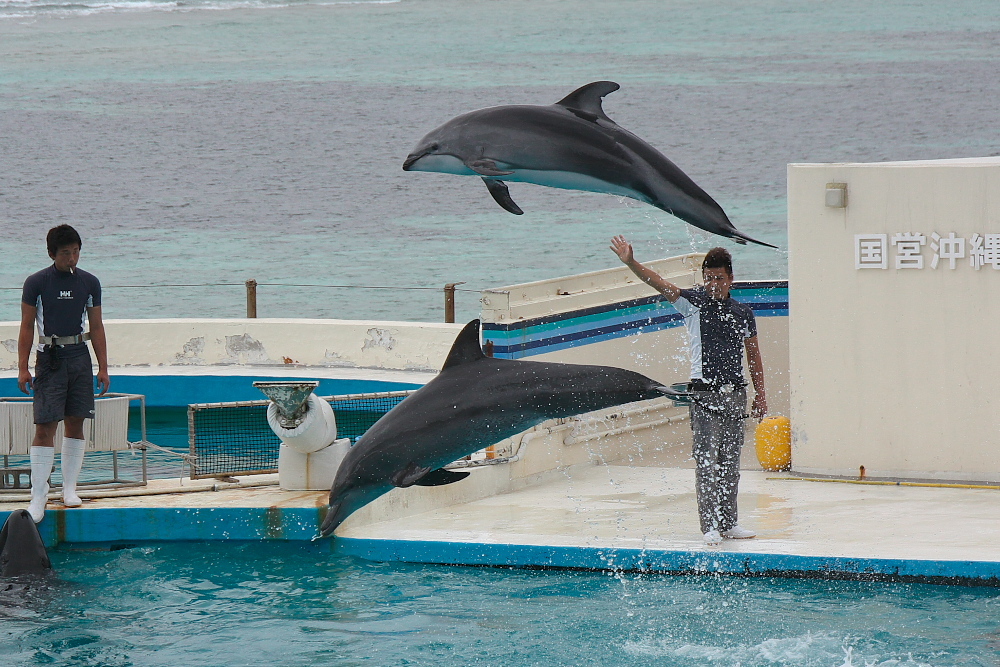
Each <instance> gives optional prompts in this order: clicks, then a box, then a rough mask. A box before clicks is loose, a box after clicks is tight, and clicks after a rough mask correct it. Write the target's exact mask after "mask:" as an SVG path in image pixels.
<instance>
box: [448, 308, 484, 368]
mask: <svg viewBox="0 0 1000 667" xmlns="http://www.w3.org/2000/svg"><path fill="white" fill-rule="evenodd" d="M485 358H486V355H485V354H483V348H482V346H481V345H480V344H479V320H472V321H471V322H469V323H468V324H466V325H465V328H464V329H462V332H461V333H460V334H458V337H457V338H456V339H455V342H454V343H452V345H451V352H449V353H448V358H447V359H445V360H444V366H442V367H441V370H447V369H449V368H451V367H452V366H459V365H461V364H467V363H469V362H470V361H477V360H479V359H485Z"/></svg>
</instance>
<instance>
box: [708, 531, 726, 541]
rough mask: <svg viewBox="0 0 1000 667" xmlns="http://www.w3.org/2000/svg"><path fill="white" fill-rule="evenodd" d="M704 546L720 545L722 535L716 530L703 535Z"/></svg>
mask: <svg viewBox="0 0 1000 667" xmlns="http://www.w3.org/2000/svg"><path fill="white" fill-rule="evenodd" d="M705 544H722V535H719V531H717V530H710V531H708V532H707V533H705Z"/></svg>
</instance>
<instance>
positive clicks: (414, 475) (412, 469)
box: [389, 461, 431, 489]
mask: <svg viewBox="0 0 1000 667" xmlns="http://www.w3.org/2000/svg"><path fill="white" fill-rule="evenodd" d="M430 471H431V469H430V468H427V467H422V466H418V465H417V464H416V463H414V462H413V461H410V464H409V465H408V466H406V467H405V468H403V469H402V470H399V471H397V472H395V473H393V475H392V477H390V478H389V481H390V482H391V483H392V485H393V486H398V487H399V488H401V489H405V488H407V487H409V486H413V485H414V484H416V483H417V480H419V479H420V478H421V477H423V476H424V475H426V474H427V473H429V472H430Z"/></svg>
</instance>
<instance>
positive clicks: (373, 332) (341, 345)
mask: <svg viewBox="0 0 1000 667" xmlns="http://www.w3.org/2000/svg"><path fill="white" fill-rule="evenodd" d="M462 326H463V325H461V324H441V323H423V322H376V321H372V322H363V321H355V320H313V319H233V320H223V319H204V320H198V319H151V320H107V321H106V322H105V330H106V331H107V335H108V363H109V364H110V365H111V366H116V367H123V366H182V367H191V366H218V365H224V366H240V365H243V366H272V367H273V366H286V365H290V364H293V363H295V364H301V365H304V366H321V367H331V368H386V369H399V370H422V371H437V370H440V368H441V365H442V364H443V363H444V359H445V357H446V356H447V354H448V350H450V349H451V344H452V343H453V342H454V340H455V336H457V335H458V332H459V331H461V329H462ZM18 328H19V323H17V322H0V369H16V368H17V334H18Z"/></svg>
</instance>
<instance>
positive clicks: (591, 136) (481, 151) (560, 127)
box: [403, 81, 775, 248]
mask: <svg viewBox="0 0 1000 667" xmlns="http://www.w3.org/2000/svg"><path fill="white" fill-rule="evenodd" d="M619 87H620V86H619V85H618V84H617V83H614V82H613V81H596V82H594V83H588V84H587V85H586V86H583V87H582V88H578V89H577V90H574V91H573V92H572V93H570V94H569V95H567V96H566V97H564V98H563V99H562V100H560V101H558V102H556V103H555V104H551V105H548V106H534V105H523V104H522V105H507V106H499V107H490V108H487V109H479V110H477V111H471V112H469V113H466V114H462V115H461V116H456V117H455V118H452V119H451V120H450V121H448V122H447V123H445V124H444V125H442V126H441V127H439V128H437V129H436V130H434V131H433V132H431V133H430V134H428V135H427V136H425V137H424V138H423V139H421V140H420V143H419V144H417V147H416V148H415V149H414V151H413V152H412V153H411V154H410V155H409V156H408V157H407V158H406V161H405V162H404V163H403V169H404V170H405V171H435V172H441V173H445V174H458V175H461V176H481V177H482V179H483V182H484V183H486V187H487V188H489V191H490V194H491V195H493V199H495V200H496V202H497V203H498V204H500V206H502V207H503V208H505V209H506V210H508V211H510V212H511V213H514V214H515V215H521V214H522V213H523V211H522V210H521V208H520V207H519V206H518V205H517V204H515V203H514V200H513V199H511V196H510V192H509V191H508V189H507V186H506V184H505V183H504V181H521V182H524V183H534V184H536V185H545V186H548V187H552V188H563V189H566V190H585V191H589V192H604V193H607V194H613V195H619V196H623V197H630V198H632V199H637V200H639V201H642V202H646V203H647V204H651V205H653V206H655V207H656V208H658V209H661V210H663V211H666V212H667V213H670V214H671V215H674V216H676V217H678V218H680V219H681V220H684V221H685V222H688V223H690V224H692V225H694V226H695V227H699V228H701V229H704V230H705V231H707V232H711V233H713V234H718V235H720V236H725V237H727V238H731V239H733V240H735V241H736V242H737V243H744V244H745V243H746V242H747V241H750V242H752V243H757V244H760V245H763V246H768V247H769V248H774V247H775V246H773V245H771V244H770V243H764V242H763V241H758V240H757V239H754V238H751V237H749V236H747V235H746V234H744V233H743V232H741V231H739V230H738V229H736V228H735V227H733V224H732V223H731V222H730V221H729V218H728V217H727V216H726V212H725V211H723V210H722V207H721V206H719V204H718V203H717V202H716V201H715V200H714V199H712V198H711V197H710V196H709V195H708V193H706V192H705V191H704V190H702V189H701V188H700V187H698V185H697V184H696V183H695V182H694V181H692V180H691V179H690V178H689V177H688V175H687V174H685V173H684V172H683V171H681V170H680V169H679V168H678V167H677V165H675V164H674V163H673V162H671V161H670V160H668V159H667V158H666V157H665V156H664V155H663V154H662V153H660V152H659V151H658V150H656V149H655V148H653V147H652V146H650V145H649V144H648V143H646V142H645V141H643V140H642V139H640V138H639V137H637V136H635V135H634V134H632V133H631V132H629V131H628V130H626V129H624V128H621V127H619V126H618V124H617V123H615V122H614V121H613V120H611V119H610V118H608V116H607V114H605V113H604V109H603V108H602V107H601V99H602V98H603V97H604V96H605V95H607V94H609V93H613V92H614V91H616V90H618V88H619Z"/></svg>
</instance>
